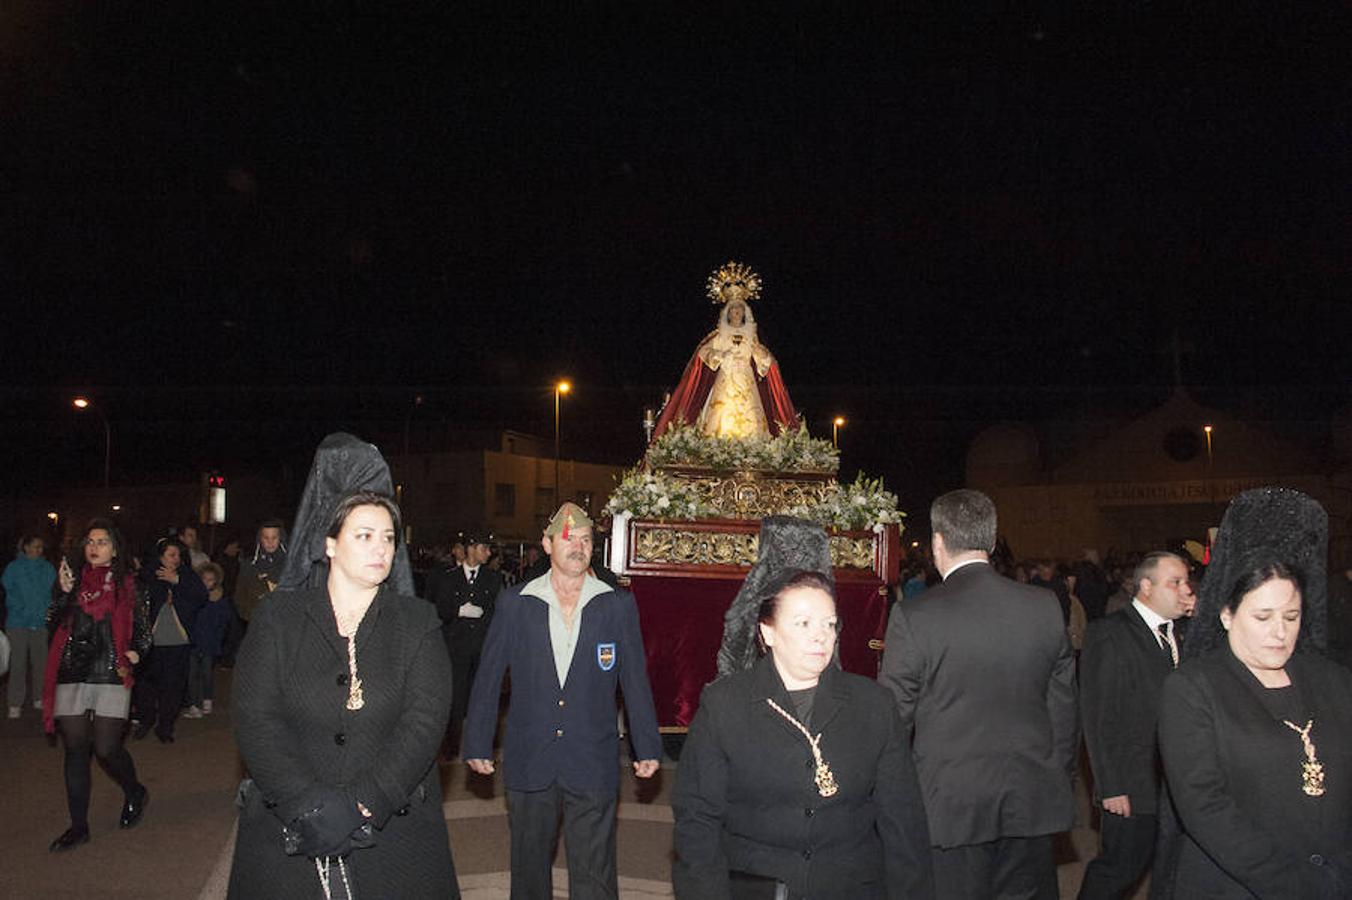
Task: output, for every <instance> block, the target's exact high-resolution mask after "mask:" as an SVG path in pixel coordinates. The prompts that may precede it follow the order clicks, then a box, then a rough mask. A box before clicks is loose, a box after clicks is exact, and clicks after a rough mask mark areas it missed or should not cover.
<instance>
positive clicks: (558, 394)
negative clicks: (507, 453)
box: [554, 379, 573, 509]
mask: <svg viewBox="0 0 1352 900" xmlns="http://www.w3.org/2000/svg"><path fill="white" fill-rule="evenodd" d="M572 389H573V385H572V382H570V381H567V380H566V379H565V380H563V381H559V382H556V383H555V384H554V508H555V509H558V508H559V407H560V404H559V400H560V399H561V398H562V397H563V395H564V394H567V393H569V392H570V391H572Z"/></svg>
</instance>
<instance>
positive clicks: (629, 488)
mask: <svg viewBox="0 0 1352 900" xmlns="http://www.w3.org/2000/svg"><path fill="white" fill-rule="evenodd" d="M606 511H607V512H609V513H610V514H611V515H612V516H618V515H620V514H621V513H628V514H629V515H631V516H633V517H634V518H636V519H674V520H676V521H687V520H693V519H708V518H713V517H714V516H716V515H717V511H716V510H714V509H713V508H712V507H710V506H709V505H708V504H706V503H704V502H703V501H702V500H700V498H699V495H698V494H697V493H696V492H695V490H694V488H693V487H692V486H691V485H690V484H689V483H688V482H685V481H682V480H681V479H679V478H673V477H671V476H670V475H666V474H664V473H662V472H650V471H649V472H645V471H643V470H641V469H630V470H629V471H628V472H625V473H624V477H623V478H622V479H620V483H619V484H618V485H616V487H615V492H614V493H613V494H611V495H610V499H609V500H608V501H606Z"/></svg>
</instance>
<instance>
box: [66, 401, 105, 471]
mask: <svg viewBox="0 0 1352 900" xmlns="http://www.w3.org/2000/svg"><path fill="white" fill-rule="evenodd" d="M70 405H71V406H73V407H75V408H76V409H78V410H82V411H83V410H86V409H92V410H94V412H96V413H98V414H99V418H100V419H101V420H102V421H103V489H104V490H105V491H106V490H108V475H109V471H110V470H111V469H112V462H113V429H112V427H111V426H110V425H109V424H108V417H107V416H105V415H104V414H103V410H101V409H99V408H98V407H97V406H95V405H94V404H93V403H91V402H90V400H89V398H88V397H83V396H81V397H76V398H75V399H73V400H71V401H70Z"/></svg>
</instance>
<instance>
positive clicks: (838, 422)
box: [831, 416, 845, 450]
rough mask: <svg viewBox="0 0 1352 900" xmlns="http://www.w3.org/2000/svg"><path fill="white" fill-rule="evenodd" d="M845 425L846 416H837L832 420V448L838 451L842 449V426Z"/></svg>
mask: <svg viewBox="0 0 1352 900" xmlns="http://www.w3.org/2000/svg"><path fill="white" fill-rule="evenodd" d="M844 424H845V417H844V416H836V417H835V418H834V419H832V420H831V446H832V447H835V448H836V449H837V450H839V449H840V426H842V425H844Z"/></svg>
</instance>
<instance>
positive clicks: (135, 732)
mask: <svg viewBox="0 0 1352 900" xmlns="http://www.w3.org/2000/svg"><path fill="white" fill-rule="evenodd" d="M154 727H155V723H154V722H141V723H140V724H139V725H137V726H136V727H135V728H133V729H132V730H131V736H132V737H134V738H135V739H136V740H138V741H139V740H140V739H141V738H143V737H145V736H146V735H148V734H150V729H152V728H154Z"/></svg>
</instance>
